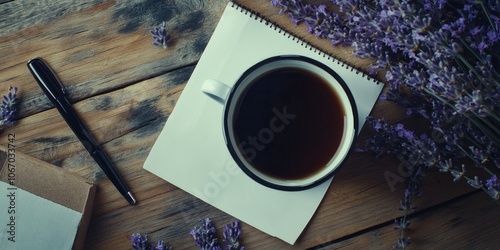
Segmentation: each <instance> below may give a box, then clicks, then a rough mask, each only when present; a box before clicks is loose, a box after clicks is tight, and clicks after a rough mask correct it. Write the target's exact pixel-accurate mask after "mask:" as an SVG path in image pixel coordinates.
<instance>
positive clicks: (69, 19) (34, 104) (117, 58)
mask: <svg viewBox="0 0 500 250" xmlns="http://www.w3.org/2000/svg"><path fill="white" fill-rule="evenodd" d="M30 3H31V1H22V0H20V1H15V2H12V3H7V4H2V5H0V6H2V7H1V8H2V10H4V9H5V7H3V6H5V5H7V6H10V5H11V4H14V5H15V7H16V8H15V11H16V12H13V11H11V12H7V11H5V12H7V13H6V14H7V15H6V16H5V18H4V19H5V20H10V19H14V18H13V17H14V16H15V15H16V13H17V12H23V13H24V12H31V11H34V10H33V9H45V8H50V6H48V7H38V6H33V4H30ZM43 3H44V2H43V1H42V2H40V3H38V4H43ZM226 3H227V1H224V0H210V1H204V4H200V1H194V2H193V1H175V2H174V1H124V2H119V3H114V2H112V1H106V2H103V3H101V4H97V5H95V6H93V7H90V8H87V9H84V10H82V11H76V12H70V13H68V14H65V15H62V16H59V17H57V18H53V19H48V20H46V21H44V22H41V21H40V22H35V23H33V24H31V25H30V26H29V27H27V28H25V29H21V30H19V31H16V32H12V33H7V34H4V35H2V36H0V53H1V54H2V58H1V59H0V60H1V64H2V68H1V69H0V83H4V82H8V83H9V84H11V85H15V86H18V87H19V88H21V89H22V90H23V91H22V95H21V96H22V98H23V101H22V102H21V105H20V107H19V114H18V116H19V117H25V116H28V115H31V114H34V113H37V112H40V111H43V110H46V109H48V108H50V107H51V106H52V105H51V104H50V103H49V102H48V100H47V99H46V98H45V97H44V96H43V94H42V92H41V91H40V89H39V87H38V86H37V85H36V83H35V82H34V81H33V79H32V77H31V75H30V74H29V72H28V71H27V69H26V62H27V61H28V60H30V59H31V58H34V57H42V58H44V59H46V61H47V62H48V63H49V64H50V65H51V66H52V67H53V68H54V69H55V70H56V72H57V74H58V76H59V78H60V79H61V81H62V82H63V83H64V85H65V86H66V88H67V89H68V92H69V93H70V98H71V99H72V100H73V101H79V100H81V99H83V98H86V97H89V96H93V95H97V94H100V93H105V92H108V91H112V90H115V89H119V88H123V87H125V86H128V85H130V84H133V83H135V82H137V81H140V80H144V79H148V78H150V77H154V76H157V75H161V74H164V73H166V72H169V71H172V70H175V69H177V68H181V67H184V66H186V65H192V64H194V63H196V61H197V60H198V59H199V57H200V56H201V53H202V52H203V50H204V48H205V46H206V44H207V42H208V39H209V38H210V35H211V33H212V32H213V30H214V29H215V25H216V24H217V22H218V18H219V17H220V15H221V14H222V11H223V8H222V7H221V6H223V5H225V4H226ZM68 4H70V2H68ZM73 5H81V4H80V3H75V2H73ZM67 9H71V10H72V9H75V10H76V9H78V8H69V7H68V8H67ZM2 16H3V15H2ZM162 21H166V22H167V26H168V30H169V32H170V33H171V35H172V37H173V40H172V41H171V43H170V45H171V48H169V49H166V50H164V49H161V48H159V47H155V46H151V44H152V42H153V40H152V37H151V35H150V34H149V31H150V30H151V29H153V28H154V27H155V26H157V25H159V24H160V23H161V22H162ZM12 25H13V24H11V25H10V26H12ZM14 30H15V29H14ZM2 86H3V85H2Z"/></svg>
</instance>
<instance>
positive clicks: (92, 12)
mask: <svg viewBox="0 0 500 250" xmlns="http://www.w3.org/2000/svg"><path fill="white" fill-rule="evenodd" d="M237 2H238V3H241V4H243V5H244V6H246V8H249V9H251V10H253V11H258V12H259V13H261V14H262V15H264V16H265V17H266V18H267V19H269V20H271V21H272V22H273V23H275V24H277V25H280V27H283V28H284V29H286V30H288V31H290V32H292V33H293V34H296V35H297V36H299V37H301V38H302V39H304V40H305V41H307V42H308V43H310V44H312V45H314V46H315V47H318V48H321V49H322V50H324V51H326V52H327V53H328V54H330V55H332V56H334V57H335V58H339V59H341V60H342V61H345V62H347V63H348V64H352V65H356V67H358V68H359V69H361V70H362V71H367V69H368V67H369V64H370V61H369V60H361V59H359V58H356V57H355V56H353V55H352V53H351V51H352V49H351V48H348V47H344V48H339V47H332V46H331V45H330V43H329V41H327V40H320V39H316V38H315V37H314V36H312V35H310V34H308V33H307V32H306V30H305V27H304V26H302V25H300V26H295V25H293V24H292V23H291V22H290V20H289V18H288V17H287V16H286V15H279V14H278V8H274V7H272V6H271V5H270V1H268V0H237ZM307 2H311V3H319V2H323V1H307ZM227 3H228V0H176V1H173V0H166V1H154V0H135V1H117V2H115V1H94V2H80V1H69V0H67V1H61V2H56V1H27V0H17V1H13V2H8V3H1V4H0V13H1V14H2V15H0V26H2V27H8V29H1V31H0V32H1V33H0V54H1V55H2V57H0V93H1V92H2V89H4V90H6V89H7V88H8V86H9V85H13V86H18V87H19V88H20V92H19V93H20V95H21V98H22V99H21V106H20V108H19V115H18V117H19V120H18V122H17V124H16V125H15V126H13V127H9V128H7V129H5V130H4V131H2V134H0V143H3V142H7V137H8V134H9V133H16V135H17V136H16V138H18V139H17V140H16V145H17V149H18V150H19V151H21V152H24V153H26V154H28V155H30V156H34V157H36V158H39V159H42V160H44V161H47V162H50V163H52V164H54V165H56V166H59V167H62V168H65V169H68V170H70V171H72V172H75V173H77V174H79V175H81V176H84V177H86V178H88V179H89V180H92V181H95V182H96V183H97V184H98V189H97V194H96V201H95V205H94V210H93V217H92V222H91V225H90V228H89V232H88V237H87V242H86V249H129V248H130V243H129V237H130V235H131V234H133V233H135V232H140V233H144V234H148V236H149V238H150V239H151V240H152V241H156V240H165V241H166V242H167V243H168V244H169V245H171V246H173V247H174V249H176V250H177V249H195V248H196V247H195V245H194V243H193V241H192V238H191V236H190V235H189V234H188V233H189V230H190V229H191V228H192V227H194V226H197V225H198V219H200V218H205V217H210V218H212V219H213V220H214V222H215V224H216V226H217V228H219V232H222V229H223V227H224V225H225V223H228V222H230V221H233V220H234V219H235V218H232V217H231V216H229V215H227V214H226V213H224V212H222V211H220V210H218V209H215V208H214V207H212V206H211V205H209V204H207V203H205V202H203V201H201V200H199V199H197V198H195V197H193V196H191V195H190V194H188V193H186V192H184V191H182V190H180V189H178V188H177V187H175V186H173V185H172V184H170V183H168V182H166V181H164V180H162V179H160V178H158V177H156V176H154V175H152V174H151V173H149V172H148V171H146V170H144V169H143V168H142V165H143V163H144V161H145V159H146V157H147V155H148V153H149V151H150V150H151V147H152V146H153V144H154V142H155V140H156V138H157V137H158V135H159V133H160V132H161V129H162V128H163V126H164V124H165V122H167V120H168V117H169V115H170V114H171V112H172V110H173V109H174V107H175V103H176V101H177V100H178V98H179V96H180V94H181V93H182V90H183V88H184V86H185V84H186V82H187V81H188V79H189V77H190V76H191V73H192V72H193V70H194V67H195V66H196V63H197V61H198V59H199V58H200V56H201V54H202V53H203V50H204V48H205V46H206V44H207V42H208V40H209V38H210V36H211V34H212V32H213V30H214V29H215V26H216V24H217V22H218V20H219V18H220V16H221V15H222V12H223V10H224V7H225V5H226V4H227ZM56 5H57V6H56ZM14 7H15V8H14ZM52 7H54V10H52V9H51V8H52ZM329 7H331V6H329ZM48 9H50V10H48ZM43 10H47V11H51V12H50V13H52V14H51V15H50V16H48V17H42V15H40V14H36V13H41V11H42V12H43ZM30 13H35V14H33V15H35V16H37V17H38V18H30ZM4 14H5V15H4ZM16 16H19V17H17V20H22V22H16V21H13V20H16ZM162 21H166V22H167V28H168V29H169V31H170V32H171V33H172V37H173V40H172V42H171V43H170V47H169V48H167V49H162V48H159V47H155V46H152V45H151V43H152V38H151V36H150V34H149V30H150V29H151V28H152V27H154V26H156V25H158V24H159V23H161V22H162ZM36 56H41V57H43V58H45V59H46V60H47V61H48V63H49V64H50V65H51V66H52V67H53V68H54V69H55V70H56V72H57V74H58V76H59V77H60V78H61V80H62V81H63V83H64V84H65V85H66V86H67V89H68V91H69V92H70V97H71V100H72V101H73V102H74V106H75V109H76V110H77V112H78V113H79V114H80V115H81V117H82V118H83V120H84V121H85V123H86V124H87V125H88V127H89V128H90V129H91V131H92V133H93V134H94V135H95V137H96V139H97V141H99V143H101V144H102V146H103V148H104V150H105V151H106V152H107V153H108V154H109V155H110V157H111V159H112V161H113V162H114V163H115V164H116V166H117V168H118V169H119V171H120V172H121V174H122V175H123V176H124V179H125V180H126V182H127V183H128V184H129V185H130V187H131V188H132V190H133V191H134V194H135V195H136V196H137V199H138V200H139V204H138V205H137V206H128V205H127V203H126V202H125V201H124V199H123V197H121V196H120V195H119V193H118V192H117V191H116V189H115V188H114V186H113V185H112V184H111V182H110V181H109V180H108V179H107V177H106V176H105V175H104V174H103V173H102V171H101V170H100V169H99V168H98V166H97V165H96V164H95V163H94V162H93V161H92V159H91V158H90V156H89V155H88V153H87V152H86V151H85V149H84V148H83V146H82V145H81V143H80V142H79V141H78V140H77V138H76V136H74V134H73V133H72V132H71V130H70V129H69V128H68V126H67V125H66V123H65V122H64V120H63V119H62V118H61V116H60V115H59V113H58V112H57V111H56V110H55V109H54V108H52V105H51V104H50V103H49V101H48V100H47V98H46V97H45V96H44V95H43V94H42V92H41V91H40V89H39V87H38V86H37V85H36V83H35V82H34V80H33V79H32V77H31V75H30V74H29V72H28V70H27V68H26V65H25V64H26V62H27V61H28V60H29V59H31V58H33V57H36ZM379 77H380V76H379ZM380 79H382V80H383V78H382V77H381V78H380ZM372 115H373V116H376V117H383V116H384V117H387V119H388V120H389V122H391V123H395V122H403V121H404V122H406V123H407V124H409V126H410V127H411V128H414V129H420V130H425V129H426V126H427V125H426V123H425V122H423V121H421V120H418V119H413V118H408V117H406V116H405V111H404V110H402V109H401V108H399V107H398V106H396V105H394V104H392V103H389V102H384V101H379V102H377V104H376V106H375V108H374V110H373V111H372ZM371 133H372V132H371V131H370V130H368V129H363V130H362V132H361V134H360V136H359V139H358V144H359V145H361V144H362V142H363V140H364V139H366V138H368V137H369V136H371ZM168 164H169V162H168V159H165V165H166V166H168V167H175V166H169V165H168ZM405 171H406V170H405V169H404V168H403V166H402V165H401V163H400V162H399V161H397V160H395V159H392V158H389V157H386V158H381V159H380V160H378V161H374V160H373V156H372V155H370V154H365V153H364V154H361V153H353V154H351V155H350V156H349V159H348V161H347V162H346V164H345V166H344V167H343V168H342V169H341V170H340V171H339V172H338V174H337V176H336V177H335V180H334V182H333V183H332V185H331V186H330V188H329V190H328V192H327V193H326V195H325V198H324V199H323V201H322V203H321V205H320V206H319V208H318V210H317V212H316V213H315V215H314V216H313V218H312V220H311V222H310V223H309V225H308V226H307V227H306V229H305V230H304V232H303V233H302V235H301V236H300V238H299V240H298V241H297V243H296V244H295V245H294V246H290V245H288V244H286V243H284V242H283V241H281V240H279V239H276V238H273V237H270V236H268V235H266V234H264V233H262V232H261V231H259V230H257V229H255V228H253V227H251V226H249V225H247V224H245V223H244V222H243V224H242V228H243V231H244V235H243V244H244V245H245V246H246V248H247V249H306V248H319V249H337V248H344V249H366V248H376V249H377V248H378V249H386V248H391V247H392V245H393V244H394V241H395V240H396V238H397V235H395V232H394V231H393V230H392V225H391V223H392V221H393V220H394V219H395V218H397V217H399V216H401V213H400V211H398V207H399V200H400V199H401V197H402V195H403V194H402V187H403V184H402V183H397V185H396V189H395V190H394V191H393V190H391V188H390V186H389V185H388V182H387V180H386V177H385V176H386V175H387V173H390V174H393V175H395V176H398V175H405ZM423 191H424V194H425V195H424V196H423V197H422V198H420V199H417V200H416V201H415V205H416V206H418V211H421V212H418V211H417V213H416V214H415V215H413V217H414V218H415V222H414V223H413V225H412V228H413V229H412V231H411V234H410V236H411V237H412V238H413V239H415V240H414V247H415V249H420V248H423V247H426V248H433V246H438V247H437V248H444V247H446V246H447V244H452V245H451V246H456V247H455V248H469V246H471V244H472V243H474V244H475V246H473V247H470V248H471V249H474V248H477V249H488V248H490V249H491V247H492V246H494V245H492V243H495V242H497V240H498V239H497V238H495V237H493V235H498V234H500V227H494V225H498V222H500V217H498V211H499V209H498V207H495V206H491V201H490V200H489V199H488V197H485V194H483V193H476V192H474V191H473V190H471V189H470V188H469V187H468V186H467V185H466V184H464V183H453V182H452V180H451V177H450V176H448V175H446V174H432V175H430V176H429V177H428V178H427V179H426V180H425V188H424V190H423ZM457 197H458V198H457ZM478 214H479V215H478ZM480 215H483V216H482V217H480V218H478V219H477V220H474V219H475V218H476V216H480ZM456 218H459V219H456ZM462 222H463V223H462ZM434 223H437V224H434ZM482 225H485V226H487V228H485V229H483V230H485V231H484V232H485V233H481V232H483V231H482V230H481V228H482ZM429 228H436V231H437V233H432V231H430V230H429ZM467 228H471V231H470V232H468V231H467V230H466V229H467ZM486 231H487V232H486ZM474 237H475V238H474ZM457 238H460V240H457ZM473 239H475V240H473Z"/></svg>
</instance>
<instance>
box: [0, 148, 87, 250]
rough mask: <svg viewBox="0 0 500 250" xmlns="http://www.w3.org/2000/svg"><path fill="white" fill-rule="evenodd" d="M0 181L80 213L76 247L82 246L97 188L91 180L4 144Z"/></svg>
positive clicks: (0, 155)
mask: <svg viewBox="0 0 500 250" xmlns="http://www.w3.org/2000/svg"><path fill="white" fill-rule="evenodd" d="M0 181H3V182H6V183H8V184H10V185H12V186H15V187H16V188H20V189H23V190H25V191H27V192H29V193H32V194H34V195H36V196H39V197H42V198H45V199H47V200H50V201H53V202H54V203H57V204H59V205H62V206H64V207H67V208H70V209H72V210H74V211H77V212H79V213H81V214H82V218H81V220H80V223H79V224H78V229H77V234H76V238H75V241H74V244H73V249H83V244H84V241H85V236H86V233H87V228H88V225H89V221H90V217H91V213H92V207H93V203H94V197H95V190H96V186H95V185H94V184H93V183H92V182H90V181H88V180H86V179H84V178H83V177H81V176H78V175H76V174H74V173H71V172H69V171H67V170H64V169H62V168H59V167H56V166H54V165H51V164H49V163H47V162H44V161H41V160H38V159H35V158H33V157H30V156H28V155H26V154H23V153H21V152H19V151H17V150H15V149H14V148H11V149H10V150H9V149H7V148H5V147H0ZM34 209H36V208H34Z"/></svg>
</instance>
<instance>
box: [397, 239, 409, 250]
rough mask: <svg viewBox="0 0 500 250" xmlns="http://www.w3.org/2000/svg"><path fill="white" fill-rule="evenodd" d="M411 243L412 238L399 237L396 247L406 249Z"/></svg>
mask: <svg viewBox="0 0 500 250" xmlns="http://www.w3.org/2000/svg"><path fill="white" fill-rule="evenodd" d="M410 244H411V239H410V238H409V237H408V238H406V239H405V238H399V239H398V241H397V242H396V246H395V248H396V249H405V248H407V247H408V246H409V245H410Z"/></svg>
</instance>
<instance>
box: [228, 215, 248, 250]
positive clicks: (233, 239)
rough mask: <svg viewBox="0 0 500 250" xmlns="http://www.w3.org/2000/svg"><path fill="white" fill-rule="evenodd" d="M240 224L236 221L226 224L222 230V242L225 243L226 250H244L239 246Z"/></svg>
mask: <svg viewBox="0 0 500 250" xmlns="http://www.w3.org/2000/svg"><path fill="white" fill-rule="evenodd" d="M241 233H242V232H241V229H240V222H239V221H238V220H236V221H234V222H233V223H229V224H226V228H225V229H224V241H225V242H226V244H227V246H226V250H244V249H245V247H243V246H240V242H239V237H240V236H241Z"/></svg>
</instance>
